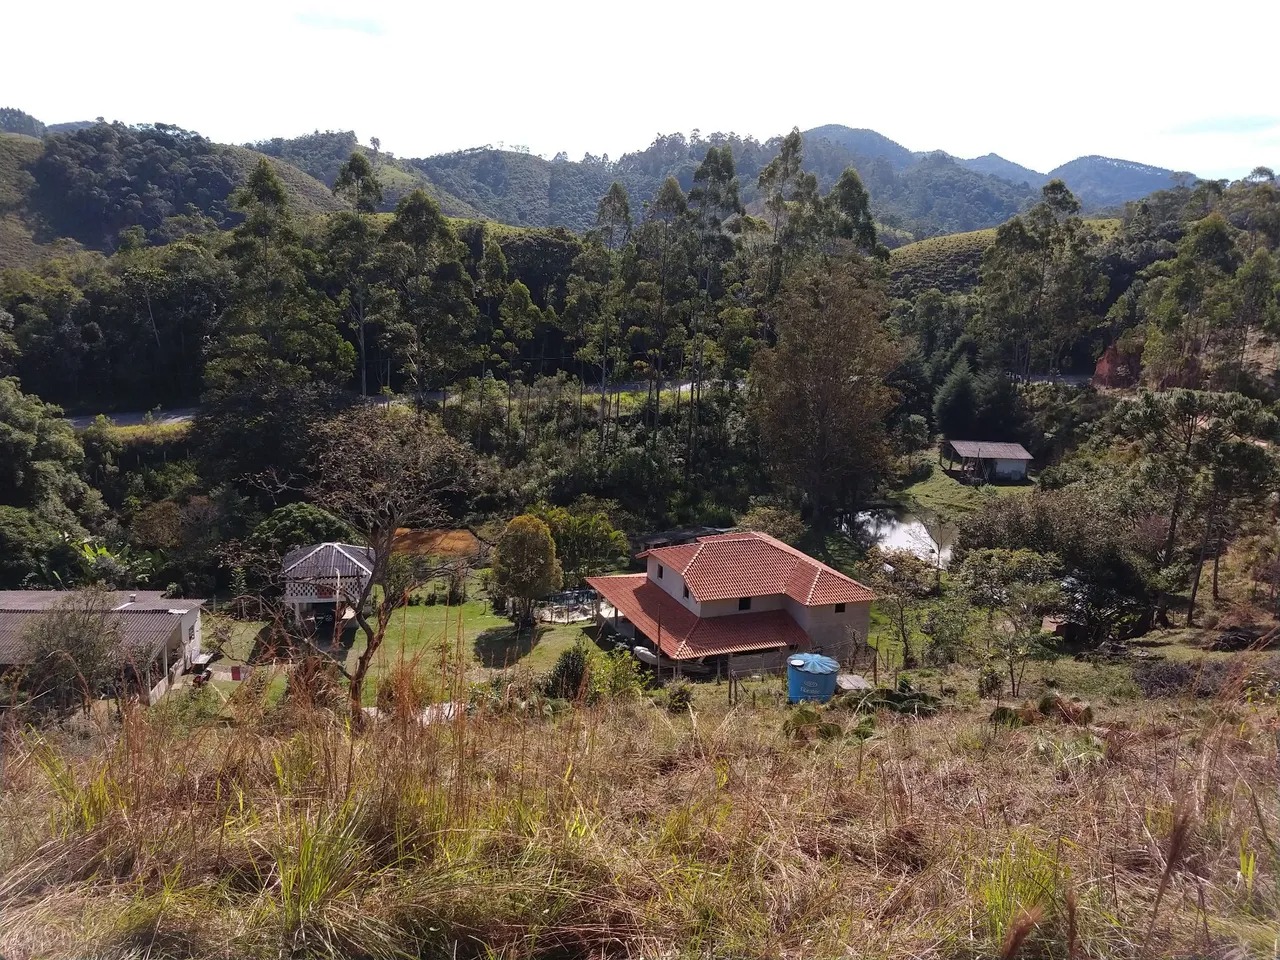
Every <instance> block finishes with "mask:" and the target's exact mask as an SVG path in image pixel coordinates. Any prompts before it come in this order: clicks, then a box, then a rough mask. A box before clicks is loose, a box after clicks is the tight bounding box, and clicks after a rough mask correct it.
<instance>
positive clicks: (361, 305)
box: [324, 213, 388, 397]
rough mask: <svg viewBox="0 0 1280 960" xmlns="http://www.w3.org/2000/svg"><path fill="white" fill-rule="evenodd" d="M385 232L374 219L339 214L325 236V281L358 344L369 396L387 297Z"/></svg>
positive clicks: (362, 379) (363, 383)
mask: <svg viewBox="0 0 1280 960" xmlns="http://www.w3.org/2000/svg"><path fill="white" fill-rule="evenodd" d="M380 233H381V230H380V228H379V226H378V224H377V223H376V221H375V220H374V219H373V218H372V217H368V216H365V215H362V214H360V213H339V214H337V215H335V216H334V217H333V219H332V220H331V221H330V222H329V229H328V231H327V233H326V234H325V238H324V241H325V244H324V252H325V260H326V262H325V279H326V282H327V286H328V287H329V290H330V291H331V294H332V295H333V298H334V302H335V303H336V305H337V308H338V310H339V312H340V316H341V318H342V321H343V325H344V327H345V328H346V331H347V333H348V335H349V336H350V338H351V339H352V340H353V341H354V342H355V348H356V355H357V356H356V362H357V363H358V364H359V367H360V396H362V397H363V396H368V394H369V366H370V364H371V363H372V362H373V357H371V356H370V354H371V352H372V348H373V346H374V344H376V342H377V329H378V327H379V323H378V320H379V317H380V312H381V310H385V309H386V301H387V299H388V298H387V296H386V295H385V293H384V292H383V289H382V286H381V283H380V279H381V278H380V277H379V272H378V269H379V262H378V258H379V252H380V251H379V239H380Z"/></svg>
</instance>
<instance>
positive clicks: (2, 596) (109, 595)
mask: <svg viewBox="0 0 1280 960" xmlns="http://www.w3.org/2000/svg"><path fill="white" fill-rule="evenodd" d="M74 593H75V591H73V590H0V610H51V609H53V608H54V607H57V606H59V605H60V604H61V603H62V602H63V601H65V600H66V599H67V597H69V596H72V595H73V594H74ZM101 597H102V602H103V605H104V606H106V607H109V608H111V609H115V608H117V607H123V606H128V607H130V608H131V609H134V610H168V609H170V608H171V607H182V606H187V607H191V606H199V605H200V604H202V603H204V601H203V600H175V599H173V598H172V597H166V596H165V595H164V594H163V593H161V592H160V591H159V590H116V591H112V592H104V593H102V594H101Z"/></svg>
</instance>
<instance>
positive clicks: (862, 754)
mask: <svg viewBox="0 0 1280 960" xmlns="http://www.w3.org/2000/svg"><path fill="white" fill-rule="evenodd" d="M1108 669H1110V668H1108ZM1100 676H1103V675H1100ZM951 680H952V682H953V683H958V682H959V681H958V679H957V678H956V677H954V676H953V677H952V678H951ZM929 682H931V680H926V683H929ZM1100 682H1104V683H1106V684H1107V685H1111V686H1114V684H1112V681H1111V680H1110V679H1105V677H1104V680H1103V681H1100ZM943 685H944V684H943V683H942V682H940V683H939V688H941V687H942V686H943ZM702 689H703V691H705V695H700V696H698V697H697V698H696V699H695V703H694V705H693V708H692V710H685V711H684V712H676V713H673V712H669V711H667V710H665V709H662V708H661V707H660V706H658V705H655V704H652V703H650V701H649V698H648V697H645V696H643V695H639V696H631V697H628V698H625V699H606V700H605V701H603V702H600V703H598V704H596V705H594V706H588V705H580V706H576V707H572V708H569V709H566V710H563V711H560V712H557V713H547V712H544V711H542V710H535V711H524V710H521V709H519V707H518V706H517V705H514V704H513V705H511V706H509V707H505V708H494V707H485V708H481V709H477V710H476V712H474V713H472V714H470V715H463V716H460V717H458V718H457V719H455V720H453V721H452V722H450V723H436V724H430V725H427V726H422V725H419V724H416V723H405V722H402V721H398V720H394V719H392V720H388V721H386V722H384V723H383V724H381V725H379V726H377V727H375V728H374V729H373V730H371V731H369V732H368V733H366V734H363V735H358V736H353V735H352V734H351V733H350V732H349V731H348V729H347V727H346V725H345V723H343V721H342V718H341V717H340V716H336V715H333V714H329V713H326V712H324V711H316V712H306V711H298V710H296V709H293V710H289V709H281V708H272V707H270V706H269V705H267V704H266V703H264V702H263V701H262V700H261V699H255V698H254V696H252V695H251V694H252V693H253V691H252V690H250V689H248V688H245V689H243V690H242V691H241V692H239V693H238V694H236V695H233V696H232V697H231V700H230V704H229V705H228V708H227V712H226V714H225V715H223V716H221V717H217V718H213V717H210V715H209V713H208V712H207V711H206V710H204V709H203V708H202V707H201V703H200V700H199V699H198V698H197V699H192V698H185V699H184V698H182V697H175V698H173V699H172V700H170V701H168V702H167V703H166V704H163V705H162V706H161V707H158V708H154V709H152V710H143V709H132V710H130V711H128V712H127V713H126V715H125V716H124V718H123V721H122V722H120V723H115V724H112V723H107V722H102V723H98V724H93V723H88V722H82V723H80V724H78V725H73V727H71V728H68V729H51V730H48V731H45V732H43V733H39V734H37V733H35V732H26V733H23V732H18V731H12V732H10V733H9V734H7V740H6V743H5V748H6V749H5V759H6V763H5V765H4V767H3V769H2V770H0V778H2V779H0V790H3V794H4V803H3V809H4V815H3V816H2V817H0V904H3V905H4V908H3V909H2V910H0V953H2V954H3V955H4V956H5V957H6V958H9V960H28V958H35V957H40V958H49V960H62V958H67V960H70V958H74V957H85V956H95V957H168V958H187V957H192V958H194V957H200V958H227V960H231V958H244V957H251V958H267V957H271V958H279V957H298V958H302V957H331V958H339V957H354V956H359V957H366V958H388V960H389V958H392V957H403V956H414V957H450V958H452V957H461V958H468V960H470V958H476V960H478V958H482V957H483V958H497V957H510V958H525V957H529V958H532V957H538V958H548V960H550V958H555V960H588V958H604V957H618V958H621V957H663V958H673V960H674V958H690V960H693V958H707V957H734V958H742V960H757V958H758V960H776V958H779V957H790V958H801V957H848V956H858V957H873V958H884V960H891V958H892V960H896V958H908V957H910V958H918V957H926V958H939V960H942V958H948V960H950V958H956V960H960V958H965V960H977V958H983V957H1014V956H1018V957H1028V958H1030V957H1037V958H1063V960H1066V958H1072V957H1074V958H1086V957H1097V958H1102V957H1108V958H1112V957H1114V958H1132V960H1139V958H1156V957H1174V956H1177V957H1190V956H1197V957H1224V958H1225V957H1228V956H1240V957H1244V956H1271V955H1274V953H1275V951H1276V949H1277V946H1278V934H1277V930H1278V929H1280V886H1278V879H1280V874H1278V868H1280V853H1278V851H1277V847H1276V843H1275V838H1277V837H1280V806H1278V800H1280V798H1278V797H1277V782H1276V776H1275V771H1276V769H1277V763H1278V762H1280V757H1278V756H1277V742H1276V736H1275V731H1276V730H1277V729H1278V728H1280V713H1278V712H1277V708H1276V706H1275V704H1274V702H1273V701H1267V700H1259V699H1257V698H1253V699H1248V698H1243V699H1242V698H1240V697H1239V696H1238V695H1223V696H1220V697H1219V698H1218V699H1214V700H1203V699H1202V700H1198V701H1197V700H1185V699H1168V700H1165V699H1148V700H1145V701H1144V700H1137V699H1133V698H1130V699H1127V700H1124V699H1121V700H1119V701H1118V702H1117V703H1115V704H1114V705H1112V704H1107V703H1102V702H1095V704H1094V706H1095V716H1094V718H1093V719H1092V721H1089V722H1088V723H1087V725H1082V726H1073V725H1071V724H1069V723H1067V722H1063V721H1062V720H1056V719H1051V718H1048V717H1045V718H1040V719H1038V721H1037V722H1036V723H1034V724H1033V725H1030V726H1023V727H1007V726H999V725H994V724H992V723H991V722H990V721H989V719H988V716H989V714H990V712H991V709H992V706H993V703H992V702H991V701H986V702H977V701H976V699H970V700H968V701H967V702H966V701H965V698H963V697H956V698H949V699H948V700H947V702H946V703H945V704H944V708H943V709H942V711H941V712H940V713H938V714H937V715H936V716H933V717H927V718H920V719H917V718H915V717H911V716H902V715H898V714H893V713H887V712H882V713H879V714H873V715H865V714H860V713H856V712H854V711H853V710H852V709H849V708H842V707H831V708H826V709H821V710H812V709H805V710H801V709H796V708H786V707H783V706H776V705H775V701H776V697H773V696H770V695H769V691H768V689H767V688H764V687H762V688H761V690H760V691H759V695H758V696H756V697H754V698H748V700H747V701H746V702H745V703H743V704H741V705H739V706H738V707H736V708H730V707H729V706H728V704H727V703H725V702H724V699H723V698H722V697H721V696H720V695H719V694H721V693H723V688H720V689H719V690H717V688H715V687H714V686H713V685H706V686H705V687H703V688H702ZM752 704H754V706H753V705H752Z"/></svg>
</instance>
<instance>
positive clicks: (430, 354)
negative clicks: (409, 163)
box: [383, 190, 476, 407]
mask: <svg viewBox="0 0 1280 960" xmlns="http://www.w3.org/2000/svg"><path fill="white" fill-rule="evenodd" d="M385 239H386V243H385V245H384V252H383V264H384V269H385V272H386V276H387V278H388V285H389V287H390V289H391V290H393V291H394V293H395V301H394V306H393V308H392V311H391V317H392V320H391V322H390V323H389V324H388V328H389V329H388V332H389V334H390V335H391V337H392V339H393V341H394V343H395V344H396V347H397V348H398V350H399V351H400V353H401V356H402V361H401V362H402V368H403V370H404V372H405V373H406V374H407V376H408V378H409V382H410V384H411V385H412V387H413V391H414V396H415V397H416V399H417V402H418V405H419V407H421V406H422V405H423V403H424V401H425V399H426V394H427V391H429V390H431V389H432V388H434V387H446V386H447V385H448V384H449V383H450V382H451V381H452V380H453V378H454V376H455V375H456V374H457V373H458V371H459V370H460V369H461V368H462V367H463V366H464V365H465V364H466V362H467V361H468V360H470V359H471V358H472V357H473V356H474V354H475V352H476V350H475V346H474V344H473V339H474V338H473V333H474V328H475V316H476V309H475V303H474V301H473V299H472V298H473V293H474V287H473V282H472V280H471V277H470V276H469V275H468V273H467V271H466V269H465V268H464V266H463V264H462V257H463V253H464V250H463V247H462V244H461V242H460V241H459V240H458V237H457V235H456V234H455V233H454V230H453V227H452V226H451V225H450V224H449V221H448V220H446V219H445V217H444V215H443V214H442V213H441V212H440V207H439V206H438V205H437V204H436V202H435V201H434V200H432V199H431V198H430V197H429V196H427V194H426V193H424V192H423V191H421V190H415V191H413V193H411V194H409V195H408V196H406V197H404V198H403V199H402V200H401V201H400V202H399V203H398V204H397V205H396V211H395V216H394V217H393V218H392V220H391V223H390V224H389V225H388V226H387V231H386V234H385Z"/></svg>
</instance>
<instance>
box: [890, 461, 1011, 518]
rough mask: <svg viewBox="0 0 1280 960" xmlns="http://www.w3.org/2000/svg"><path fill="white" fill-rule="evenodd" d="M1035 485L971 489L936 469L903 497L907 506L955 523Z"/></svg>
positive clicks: (995, 485) (1002, 485) (986, 486)
mask: <svg viewBox="0 0 1280 960" xmlns="http://www.w3.org/2000/svg"><path fill="white" fill-rule="evenodd" d="M1032 487H1033V484H1031V483H1026V484H1009V485H1005V484H993V483H989V484H986V485H985V486H981V487H971V486H969V485H968V484H964V483H961V482H960V481H958V480H956V479H954V478H953V477H951V476H949V475H948V474H947V473H946V472H945V471H943V470H942V468H941V467H937V466H935V467H934V471H933V473H932V474H931V475H930V476H929V478H928V479H926V480H921V481H919V482H918V483H913V484H912V485H911V486H909V487H907V488H906V489H905V490H903V491H902V494H901V497H902V500H903V502H904V503H906V504H907V505H908V506H910V505H913V504H914V505H918V506H919V507H921V508H923V509H925V510H930V511H932V512H934V513H936V514H938V515H939V516H940V517H942V519H944V520H949V521H951V522H953V523H954V522H956V521H958V520H962V519H963V518H964V517H966V516H968V515H969V514H971V513H976V512H977V511H978V510H981V509H982V508H983V507H984V506H986V505H987V504H988V503H991V502H993V501H995V500H998V499H999V498H1001V497H1011V496H1018V495H1021V494H1025V493H1027V492H1028V491H1030V490H1031V489H1032Z"/></svg>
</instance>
